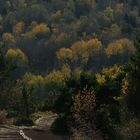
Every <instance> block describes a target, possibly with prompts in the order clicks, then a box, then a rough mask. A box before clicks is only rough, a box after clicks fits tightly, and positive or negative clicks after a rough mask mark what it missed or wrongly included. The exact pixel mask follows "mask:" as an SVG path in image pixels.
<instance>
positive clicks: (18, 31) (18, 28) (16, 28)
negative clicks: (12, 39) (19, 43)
mask: <svg viewBox="0 0 140 140" xmlns="http://www.w3.org/2000/svg"><path fill="white" fill-rule="evenodd" d="M23 29H24V22H22V21H20V22H18V23H17V24H16V25H15V26H14V27H13V33H14V34H15V35H20V34H21V33H22V32H23Z"/></svg>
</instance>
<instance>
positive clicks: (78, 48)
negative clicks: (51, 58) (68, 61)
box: [71, 41, 89, 64]
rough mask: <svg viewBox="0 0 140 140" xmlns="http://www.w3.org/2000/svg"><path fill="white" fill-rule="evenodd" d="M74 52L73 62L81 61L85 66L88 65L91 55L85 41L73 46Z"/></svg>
mask: <svg viewBox="0 0 140 140" xmlns="http://www.w3.org/2000/svg"><path fill="white" fill-rule="evenodd" d="M71 49H72V52H73V60H74V61H81V62H82V63H83V64H86V63H87V61H88V58H89V53H88V49H87V44H86V42H85V41H79V42H76V43H74V44H73V45H72V47H71Z"/></svg>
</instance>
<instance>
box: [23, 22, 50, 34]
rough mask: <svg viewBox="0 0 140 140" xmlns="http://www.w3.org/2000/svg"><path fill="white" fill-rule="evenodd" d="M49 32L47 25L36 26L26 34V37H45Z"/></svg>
mask: <svg viewBox="0 0 140 140" xmlns="http://www.w3.org/2000/svg"><path fill="white" fill-rule="evenodd" d="M49 32H50V29H49V27H48V25H47V24H43V23H42V24H38V25H36V26H34V27H33V28H32V30H31V31H29V32H27V33H26V35H27V36H28V37H34V36H36V35H37V34H44V35H47V34H48V33H49Z"/></svg>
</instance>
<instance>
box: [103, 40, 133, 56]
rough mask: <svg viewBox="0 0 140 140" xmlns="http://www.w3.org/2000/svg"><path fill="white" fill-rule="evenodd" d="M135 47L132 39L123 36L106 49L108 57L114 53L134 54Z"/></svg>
mask: <svg viewBox="0 0 140 140" xmlns="http://www.w3.org/2000/svg"><path fill="white" fill-rule="evenodd" d="M134 51H135V48H134V45H133V42H131V41H130V40H128V39H126V38H123V39H120V40H116V41H114V42H112V43H110V44H109V45H108V47H107V48H106V49H105V53H106V54H107V56H108V57H110V56H112V55H123V54H124V53H127V54H132V53H134Z"/></svg>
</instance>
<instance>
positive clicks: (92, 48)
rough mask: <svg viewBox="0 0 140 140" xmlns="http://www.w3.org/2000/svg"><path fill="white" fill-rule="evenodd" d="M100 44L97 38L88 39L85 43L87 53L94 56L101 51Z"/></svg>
mask: <svg viewBox="0 0 140 140" xmlns="http://www.w3.org/2000/svg"><path fill="white" fill-rule="evenodd" d="M101 46H102V43H101V41H99V40H98V39H97V38H94V39H90V40H88V41H87V47H88V49H89V53H91V54H94V53H95V54H96V53H98V52H99V50H100V49H101Z"/></svg>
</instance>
